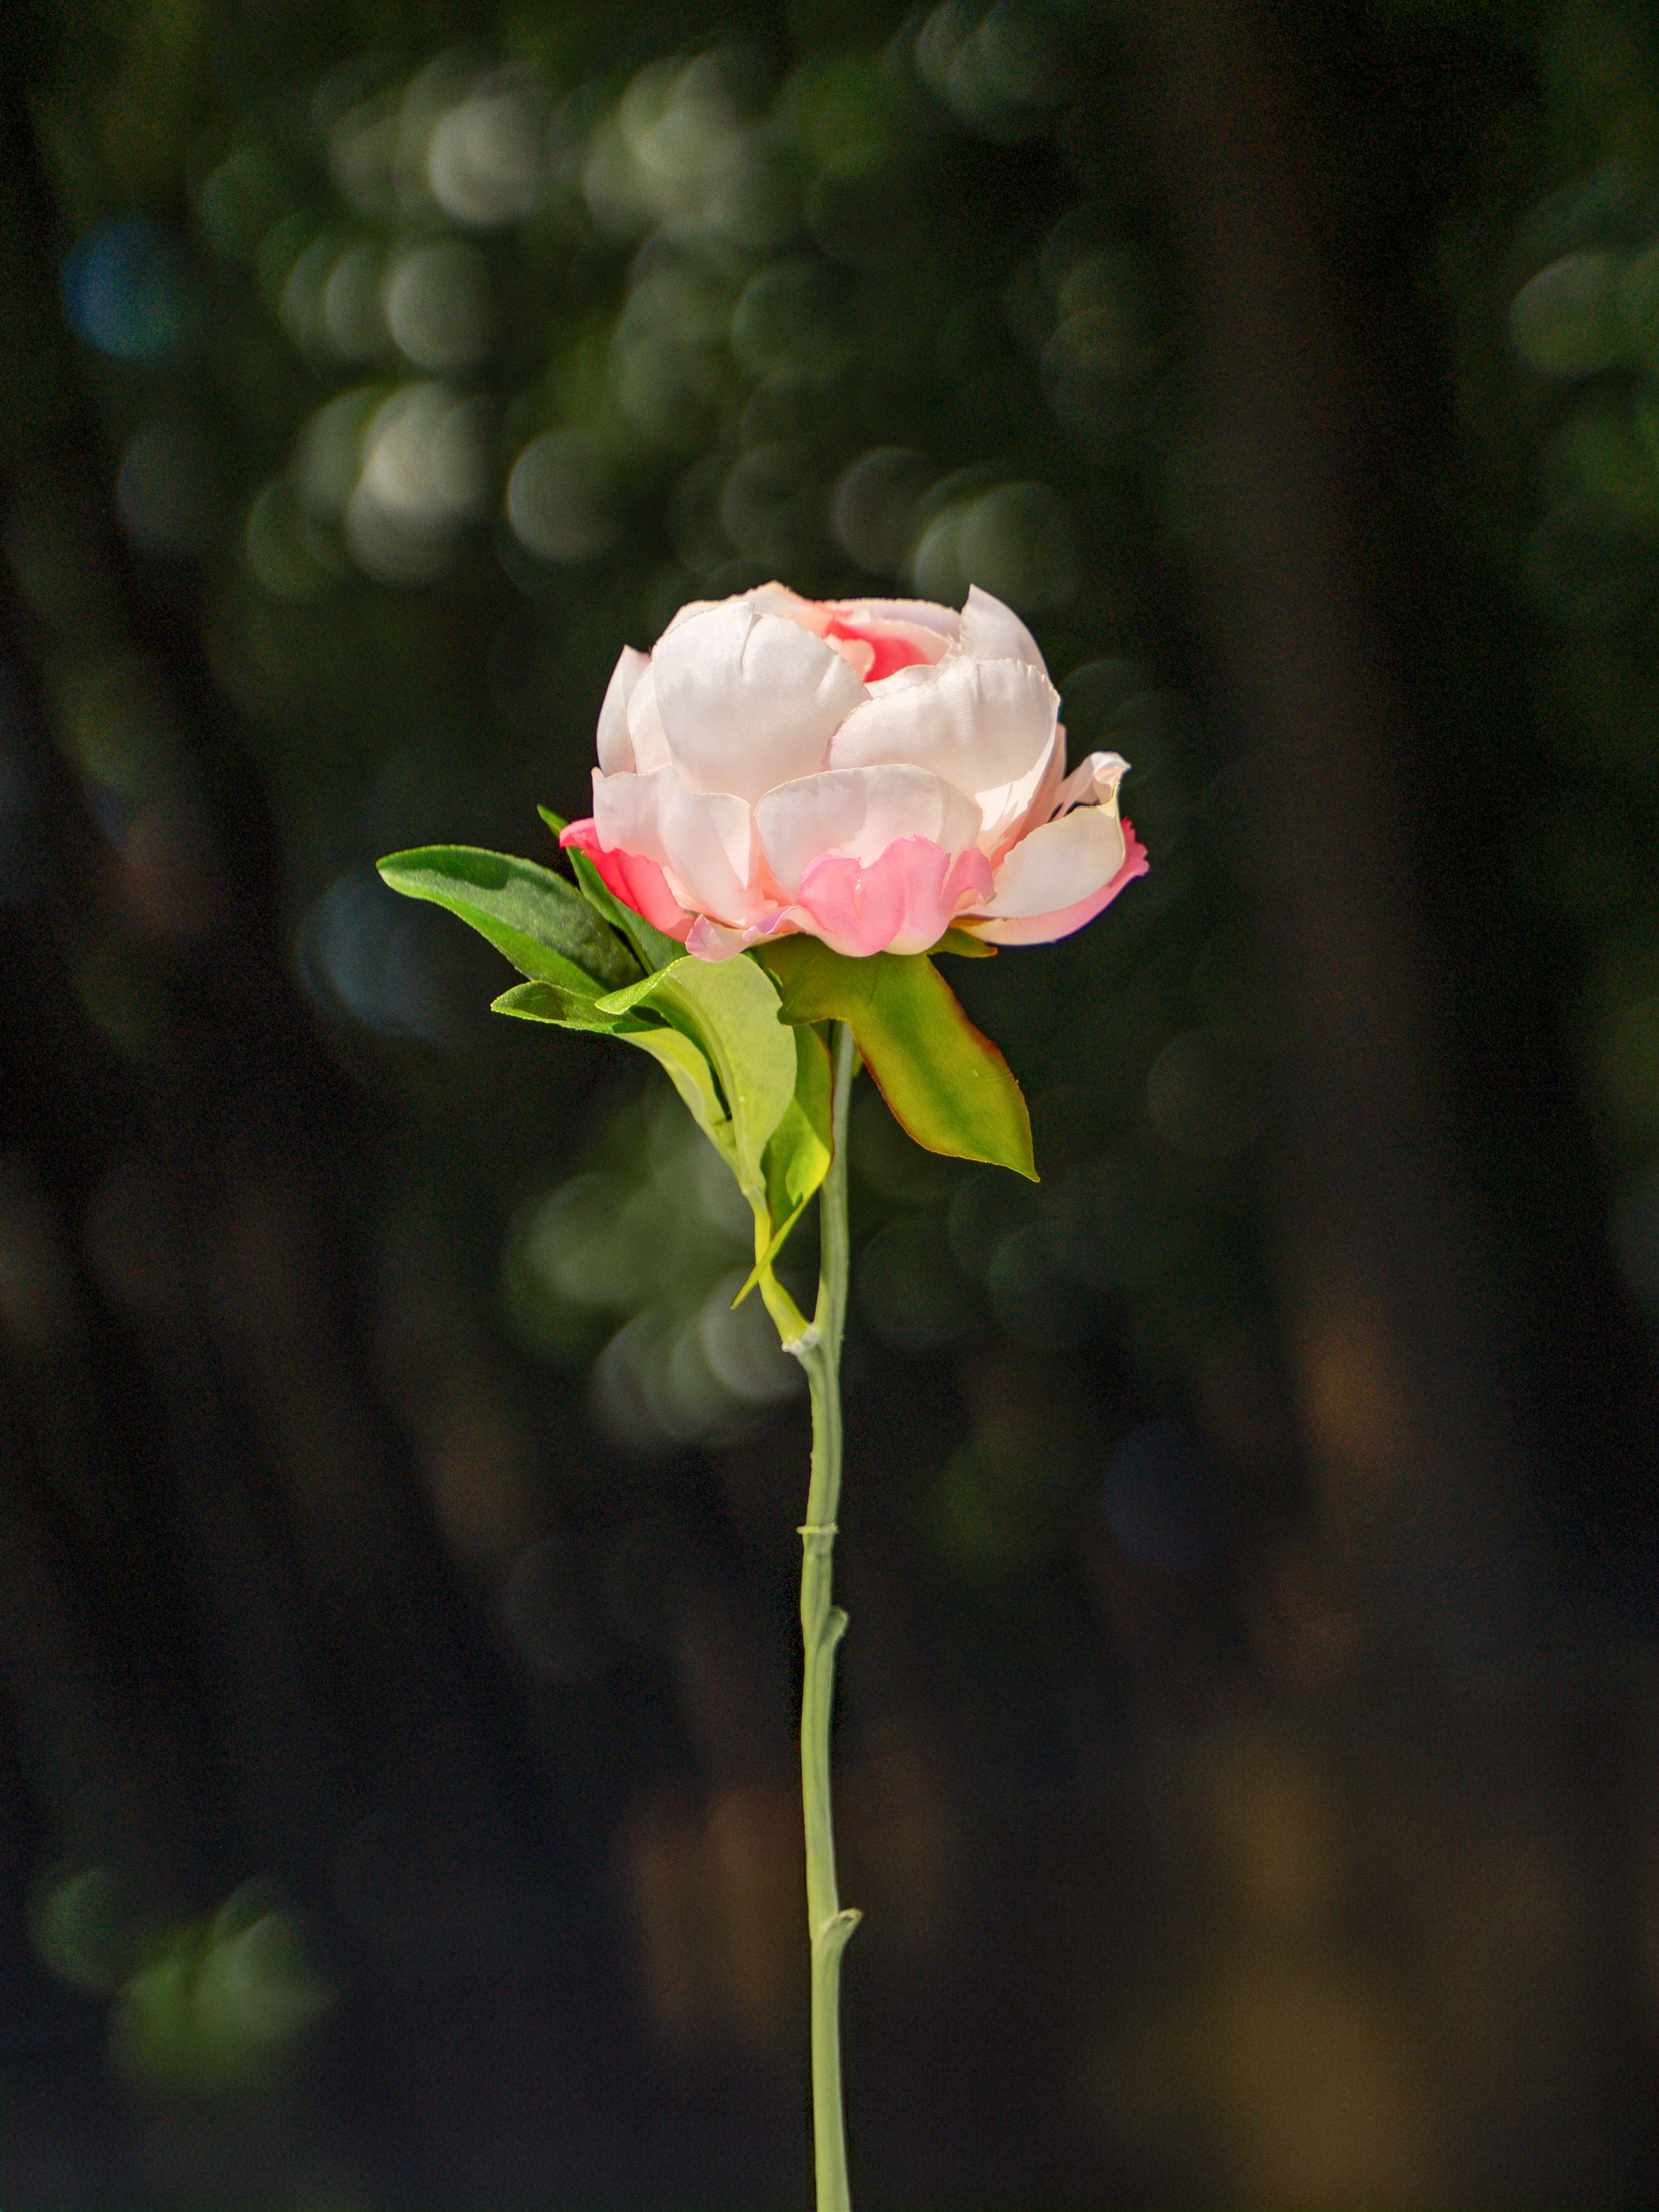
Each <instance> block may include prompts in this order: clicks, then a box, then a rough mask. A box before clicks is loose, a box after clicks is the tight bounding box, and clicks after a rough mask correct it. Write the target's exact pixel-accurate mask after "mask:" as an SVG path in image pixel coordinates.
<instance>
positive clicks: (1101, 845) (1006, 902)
mask: <svg viewBox="0 0 1659 2212" xmlns="http://www.w3.org/2000/svg"><path fill="white" fill-rule="evenodd" d="M1126 849H1127V848H1126V847H1125V845H1124V842H1123V825H1122V823H1121V822H1120V821H1119V820H1118V818H1117V808H1116V806H1115V805H1111V806H1079V807H1078V808H1077V809H1075V811H1073V812H1072V813H1070V814H1068V815H1066V817H1065V818H1064V820H1063V821H1060V822H1045V823H1043V824H1042V828H1041V829H1033V830H1032V832H1031V834H1030V836H1029V837H1023V838H1021V840H1020V842H1019V843H1018V845H1016V846H1015V847H1014V848H1013V849H1012V852H1010V853H1009V854H1007V856H1006V858H1005V859H1004V860H1003V861H1002V864H1001V866H1000V867H999V868H998V870H997V873H996V890H995V891H994V895H993V896H991V897H990V898H988V899H987V901H986V902H985V903H984V905H983V906H980V907H975V908H974V912H975V914H977V915H1029V914H1054V913H1058V912H1059V911H1060V909H1061V908H1065V907H1068V906H1075V905H1076V904H1077V902H1078V901H1079V899H1085V898H1087V897H1088V896H1090V895H1091V892H1094V891H1097V890H1100V889H1101V887H1102V886H1103V884H1109V883H1110V881H1111V880H1112V878H1113V877H1114V876H1115V874H1116V873H1117V872H1118V870H1119V869H1120V868H1121V866H1123V856H1124V853H1125V850H1126Z"/></svg>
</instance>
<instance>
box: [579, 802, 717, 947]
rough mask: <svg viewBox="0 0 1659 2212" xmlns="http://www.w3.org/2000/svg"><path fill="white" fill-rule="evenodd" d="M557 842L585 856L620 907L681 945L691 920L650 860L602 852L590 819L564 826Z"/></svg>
mask: <svg viewBox="0 0 1659 2212" xmlns="http://www.w3.org/2000/svg"><path fill="white" fill-rule="evenodd" d="M559 842H560V844H561V845H564V846H574V848H575V850H576V851H577V852H579V853H586V855H587V857H588V859H589V860H592V863H593V866H595V867H596V868H597V869H598V870H599V876H600V878H601V880H602V881H603V882H604V883H605V884H607V885H608V886H609V888H610V889H611V890H613V891H614V892H615V893H616V895H617V897H618V898H619V899H620V900H621V901H622V902H623V905H624V906H629V907H632V908H633V909H634V911H635V914H639V915H644V917H645V919H646V920H647V921H648V922H649V923H650V924H651V926H652V927H653V929H659V930H661V932H662V933H663V935H664V936H665V937H674V938H678V939H679V941H680V942H681V944H684V942H685V934H686V932H687V931H688V930H689V929H690V927H691V919H692V918H691V916H690V915H689V914H688V913H687V912H686V910H685V908H684V907H683V906H682V905H681V904H680V902H679V901H678V899H677V898H676V897H675V896H674V894H673V892H672V891H671V890H669V888H668V878H666V877H665V875H664V874H663V872H662V870H661V869H660V868H659V866H657V864H656V862H655V861H654V860H644V859H641V856H640V855H639V854H636V853H624V852H622V851H621V850H617V851H616V852H613V853H608V852H606V850H605V847H604V846H603V845H602V844H601V843H600V842H599V829H598V826H597V825H596V823H594V821H593V818H592V816H591V815H590V816H588V817H587V818H586V820H585V821H581V822H571V823H567V824H566V826H565V828H564V829H562V830H561V831H560V833H559Z"/></svg>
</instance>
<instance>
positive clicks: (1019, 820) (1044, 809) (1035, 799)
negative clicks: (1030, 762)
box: [981, 722, 1066, 863]
mask: <svg viewBox="0 0 1659 2212" xmlns="http://www.w3.org/2000/svg"><path fill="white" fill-rule="evenodd" d="M1065 775H1066V726H1065V724H1064V723H1063V722H1056V723H1055V725H1054V743H1053V744H1051V745H1050V746H1049V748H1048V759H1047V760H1046V761H1045V762H1044V763H1043V766H1042V775H1041V776H1040V777H1039V778H1038V781H1037V785H1036V790H1035V791H1033V793H1031V797H1030V802H1029V804H1028V805H1026V806H1025V807H1024V809H1023V810H1022V811H1020V812H1019V813H1018V814H1017V815H1016V816H1015V817H1014V819H1013V820H1012V822H1011V823H1009V825H1008V827H1007V829H1005V830H1004V831H1003V833H1002V842H1001V845H1000V848H999V847H993V848H991V859H992V861H993V863H995V862H996V861H999V860H1001V858H1002V855H1003V854H1004V853H1006V851H1007V849H1008V848H1009V847H1010V846H1011V845H1015V844H1018V842H1019V840H1020V839H1021V838H1022V837H1024V836H1026V835H1028V833H1029V832H1030V831H1031V830H1033V829H1036V826H1037V824H1038V823H1040V822H1048V821H1049V820H1051V819H1052V818H1053V816H1054V807H1055V803H1056V801H1057V799H1059V796H1060V790H1061V788H1062V786H1063V783H1064V780H1065ZM984 842H985V841H984V840H983V839H982V838H981V849H982V848H983V847H984Z"/></svg>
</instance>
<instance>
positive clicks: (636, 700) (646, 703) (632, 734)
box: [599, 660, 668, 775]
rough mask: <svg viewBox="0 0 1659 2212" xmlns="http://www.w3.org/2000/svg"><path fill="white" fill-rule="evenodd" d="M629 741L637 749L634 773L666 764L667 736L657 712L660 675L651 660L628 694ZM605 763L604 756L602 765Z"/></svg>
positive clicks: (643, 773) (641, 773)
mask: <svg viewBox="0 0 1659 2212" xmlns="http://www.w3.org/2000/svg"><path fill="white" fill-rule="evenodd" d="M628 741H629V744H630V745H631V746H632V747H633V749H634V771H635V775H652V774H653V773H654V771H655V770H656V769H659V768H666V767H667V765H668V737H667V733H666V732H665V730H664V728H663V726H662V716H661V715H660V714H659V713H658V712H657V678H656V676H655V673H654V671H653V669H652V667H651V665H650V663H649V661H648V660H647V664H646V665H645V667H644V668H643V669H641V671H640V673H639V675H638V676H637V677H636V678H635V682H634V688H633V690H631V691H630V692H629V698H628ZM599 766H600V767H601V768H604V767H605V761H604V759H603V757H601V759H600V762H599Z"/></svg>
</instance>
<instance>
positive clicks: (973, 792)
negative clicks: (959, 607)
mask: <svg viewBox="0 0 1659 2212" xmlns="http://www.w3.org/2000/svg"><path fill="white" fill-rule="evenodd" d="M1059 704H1060V699H1059V694H1058V693H1057V692H1056V691H1055V690H1054V685H1053V684H1050V683H1049V681H1048V678H1047V677H1046V676H1045V675H1044V674H1043V673H1042V670H1041V669H1038V668H1031V667H1028V666H1027V665H1025V664H1024V662H1022V661H1017V660H991V661H973V660H961V659H957V658H955V657H954V656H952V657H951V658H950V659H945V660H942V661H940V662H939V665H938V666H937V667H933V668H928V667H912V668H906V669H902V670H901V671H899V673H898V674H897V675H896V676H890V677H889V678H887V680H886V682H885V683H884V684H877V685H876V686H875V687H874V688H873V689H872V690H871V691H870V693H869V695H868V696H867V697H866V700H865V702H864V703H863V704H862V705H861V706H860V707H857V708H854V711H853V712H852V713H851V714H849V715H848V718H847V720H845V721H844V722H843V723H842V726H841V727H840V729H838V730H837V731H836V734H835V736H834V738H832V739H831V740H830V744H829V762H828V765H829V767H830V768H832V769H850V768H874V767H878V766H883V765H886V764H889V763H899V762H908V763H913V764H915V766H918V767H921V768H925V769H928V770H930V771H931V773H932V774H933V775H938V776H942V777H944V779H945V781H946V782H947V783H951V784H953V785H954V786H955V787H956V788H957V790H958V791H960V792H963V793H966V795H967V796H968V797H969V798H970V799H973V800H974V801H975V804H976V805H978V806H979V808H980V811H981V830H980V842H981V846H982V847H984V848H987V849H988V848H991V847H994V845H995V844H996V843H998V842H1000V839H1001V837H1002V836H1003V835H1004V834H1005V832H1006V829H1007V828H1008V827H1009V825H1010V824H1011V823H1012V822H1013V820H1014V819H1015V818H1016V817H1017V815H1018V813H1019V812H1020V811H1022V810H1023V809H1024V807H1026V806H1028V805H1030V800H1031V798H1032V796H1033V795H1034V794H1035V793H1036V790H1037V789H1038V788H1039V787H1040V785H1041V783H1042V778H1043V776H1044V775H1045V773H1046V771H1047V769H1048V762H1049V758H1050V755H1051V752H1052V749H1053V745H1054V717H1055V714H1056V712H1057V710H1058V708H1059Z"/></svg>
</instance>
